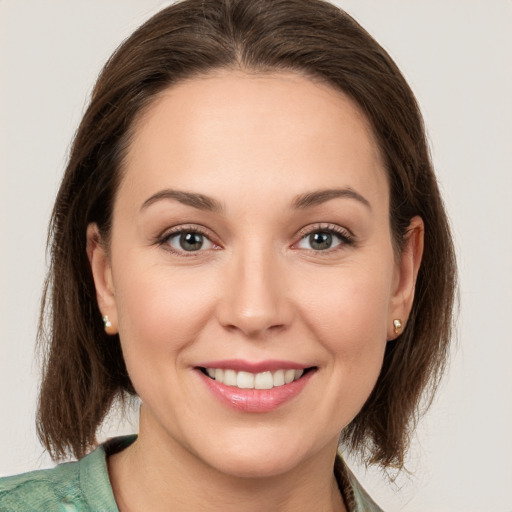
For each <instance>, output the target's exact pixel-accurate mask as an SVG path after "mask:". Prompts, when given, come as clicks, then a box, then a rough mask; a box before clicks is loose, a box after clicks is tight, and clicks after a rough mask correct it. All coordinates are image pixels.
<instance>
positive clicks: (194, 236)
mask: <svg viewBox="0 0 512 512" xmlns="http://www.w3.org/2000/svg"><path fill="white" fill-rule="evenodd" d="M180 245H181V247H182V248H183V249H184V250H185V251H198V250H199V249H201V247H202V246H203V235H200V234H199V233H184V234H183V235H181V236H180Z"/></svg>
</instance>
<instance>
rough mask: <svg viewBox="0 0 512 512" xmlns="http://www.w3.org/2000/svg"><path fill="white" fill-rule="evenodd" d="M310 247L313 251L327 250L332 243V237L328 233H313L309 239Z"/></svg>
mask: <svg viewBox="0 0 512 512" xmlns="http://www.w3.org/2000/svg"><path fill="white" fill-rule="evenodd" d="M309 241H310V243H311V247H312V248H313V249H319V250H322V249H329V247H330V246H331V243H332V235H331V234H330V233H325V232H324V233H313V234H312V235H310V237H309Z"/></svg>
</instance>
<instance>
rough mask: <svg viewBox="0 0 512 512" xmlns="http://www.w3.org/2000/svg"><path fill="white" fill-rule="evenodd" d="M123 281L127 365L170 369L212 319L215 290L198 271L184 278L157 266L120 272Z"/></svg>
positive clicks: (120, 305)
mask: <svg viewBox="0 0 512 512" xmlns="http://www.w3.org/2000/svg"><path fill="white" fill-rule="evenodd" d="M126 263H127V264H129V262H126ZM147 269H149V270H147ZM126 276H129V277H130V278H129V279H127V278H126ZM119 277H120V279H119V280H117V281H116V282H115V286H116V304H117V309H118V317H119V335H120V339H121V342H122V346H123V352H124V355H125V359H126V361H127V365H128V366H133V367H135V365H136V364H137V363H138V362H140V361H142V360H147V361H148V362H151V365H152V367H155V364H156V367H158V362H161V363H164V361H167V363H168V362H169V357H171V358H174V359H175V360H176V358H177V357H178V355H179V354H180V353H181V351H182V350H183V349H184V348H186V347H187V346H188V345H189V344H191V343H193V341H194V339H196V338H197V336H198V334H199V333H200V331H201V330H202V329H203V327H204V325H205V324H206V323H207V322H208V319H209V318H210V316H211V311H212V307H213V305H212V304H213V300H212V297H211V295H209V294H208V290H211V289H212V286H213V284H212V283H210V282H209V281H208V279H207V276H204V275H202V273H201V272H199V271H197V272H189V273H184V272H181V273H180V272H173V271H172V269H170V268H168V267H162V266H156V265H154V266H152V267H151V266H149V267H146V270H145V271H144V272H137V271H133V269H132V270H131V271H130V272H126V271H123V269H122V268H121V269H120V272H119ZM131 361H133V364H132V365H131V364H130V362H131ZM175 362H176V363H177V364H179V360H177V361H175ZM138 366H143V365H138ZM129 370H130V368H129Z"/></svg>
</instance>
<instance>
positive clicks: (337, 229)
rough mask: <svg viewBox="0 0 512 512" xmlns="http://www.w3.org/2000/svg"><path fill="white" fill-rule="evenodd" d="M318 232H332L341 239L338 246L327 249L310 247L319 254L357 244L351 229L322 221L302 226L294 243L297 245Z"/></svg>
mask: <svg viewBox="0 0 512 512" xmlns="http://www.w3.org/2000/svg"><path fill="white" fill-rule="evenodd" d="M317 232H327V233H331V234H333V235H335V236H337V237H338V238H339V239H340V240H341V244H338V245H337V246H335V247H332V248H329V249H325V250H323V251H318V250H314V249H310V251H313V252H315V253H318V254H320V253H330V252H332V251H336V250H337V249H340V248H342V247H346V246H347V245H348V246H351V245H354V244H355V240H354V234H353V233H352V232H351V231H350V230H349V229H347V228H345V227H342V226H339V225H338V224H331V223H325V222H322V223H318V224H310V225H308V226H306V227H304V228H302V229H301V230H300V231H299V232H298V233H297V238H298V241H297V242H295V243H294V244H293V245H294V246H296V245H297V244H298V243H299V242H301V241H302V240H304V239H305V238H306V237H308V236H309V235H311V234H313V233H317ZM306 250H307V249H306Z"/></svg>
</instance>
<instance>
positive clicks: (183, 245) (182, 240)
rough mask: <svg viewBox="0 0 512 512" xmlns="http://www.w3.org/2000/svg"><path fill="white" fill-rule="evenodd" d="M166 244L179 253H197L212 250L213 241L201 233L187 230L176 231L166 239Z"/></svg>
mask: <svg viewBox="0 0 512 512" xmlns="http://www.w3.org/2000/svg"><path fill="white" fill-rule="evenodd" d="M165 243H166V244H167V245H169V246H170V247H171V248H172V249H173V250H175V251H177V252H183V251H185V252H195V251H200V250H205V249H212V248H213V243H212V241H211V240H210V239H209V238H208V237H207V236H206V235H205V234H203V233H200V232H199V231H196V230H192V229H186V230H181V231H176V232H174V233H171V234H169V235H167V236H166V237H165Z"/></svg>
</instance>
